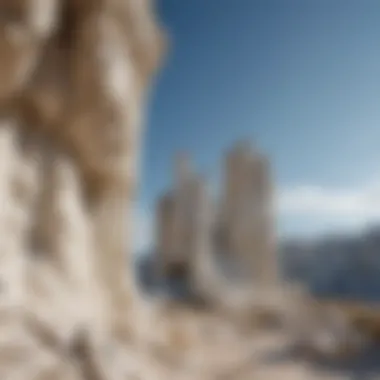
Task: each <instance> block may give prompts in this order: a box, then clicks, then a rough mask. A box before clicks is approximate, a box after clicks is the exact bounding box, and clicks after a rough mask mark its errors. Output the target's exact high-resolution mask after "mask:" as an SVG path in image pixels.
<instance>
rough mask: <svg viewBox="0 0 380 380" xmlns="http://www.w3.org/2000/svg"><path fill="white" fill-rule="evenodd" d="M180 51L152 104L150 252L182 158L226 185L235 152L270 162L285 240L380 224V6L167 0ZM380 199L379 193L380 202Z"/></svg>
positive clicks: (145, 225)
mask: <svg viewBox="0 0 380 380" xmlns="http://www.w3.org/2000/svg"><path fill="white" fill-rule="evenodd" d="M157 8H158V12H159V15H160V18H161V20H162V22H163V24H164V25H165V27H166V29H167V30H168V33H169V35H170V39H171V46H170V51H169V55H168V56H167V59H166V63H165V67H164V69H163V71H162V72H161V73H160V75H159V77H158V78H157V83H156V86H155V88H154V91H153V94H152V96H151V99H150V105H149V117H148V120H147V125H146V133H145V141H144V152H143V173H142V177H141V184H140V190H141V193H140V199H139V203H138V206H137V213H138V220H139V223H138V226H137V228H138V229H139V233H138V236H139V238H138V239H140V240H139V242H138V243H136V244H139V246H140V245H144V244H147V242H148V241H149V240H150V239H151V225H150V224H151V217H150V215H151V212H152V206H153V205H154V200H155V198H156V197H157V195H158V194H160V193H161V192H162V190H163V189H164V188H165V187H167V186H168V185H169V181H170V176H171V169H172V158H173V155H174V154H175V153H176V152H177V151H178V150H187V151H188V152H189V153H190V154H191V156H192V158H193V160H194V165H195V166H196V167H197V170H198V171H200V172H201V173H204V174H205V175H207V176H209V177H210V181H211V182H212V183H213V184H214V185H215V184H216V183H217V181H218V177H219V173H220V164H221V158H222V155H223V152H224V150H225V149H226V147H228V146H229V145H231V144H232V143H233V142H234V141H236V140H238V139H241V138H247V139H250V140H251V141H252V143H254V144H256V145H257V146H258V147H259V148H260V149H261V150H263V151H264V152H265V153H266V154H267V155H268V156H269V158H270V160H271V162H272V166H273V176H274V178H275V183H276V186H277V197H276V203H277V205H278V219H277V220H278V228H279V233H281V234H285V235H305V234H316V233H320V232H324V231H333V230H336V229H341V228H348V227H349V228H352V227H353V228H358V227H359V226H362V225H363V224H365V223H367V222H373V221H375V220H377V219H378V215H380V195H378V194H379V193H380V187H379V186H378V184H379V182H380V181H379V180H380V170H379V169H380V22H379V17H380V1H378V0H158V4H157ZM378 190H379V191H378Z"/></svg>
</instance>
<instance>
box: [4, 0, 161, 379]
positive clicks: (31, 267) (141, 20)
mask: <svg viewBox="0 0 380 380" xmlns="http://www.w3.org/2000/svg"><path fill="white" fill-rule="evenodd" d="M0 15H1V18H0V57H1V60H0V82H1V86H0V106H1V115H0V201H1V208H0V226H1V227H0V233H1V239H0V242H1V243H0V244H1V245H2V247H1V248H2V249H1V256H0V257H1V265H0V285H1V294H0V309H1V313H0V320H1V324H0V329H1V332H0V337H1V339H0V378H1V379H10V378H12V379H13V378H14V379H31V378H33V379H36V380H38V379H60V378H62V379H71V378H73V379H74V378H87V379H103V378H115V379H118V378H120V376H119V375H121V372H120V371H119V370H121V367H120V366H119V365H118V364H116V363H114V362H113V360H118V359H117V358H118V357H119V356H120V355H121V354H120V352H121V350H119V349H118V348H117V347H118V345H117V343H116V339H119V340H120V337H123V338H124V336H122V335H123V334H124V335H125V336H129V335H128V334H129V332H128V322H129V321H128V318H132V319H133V318H134V316H133V313H134V312H135V309H136V307H135V306H134V304H133V302H134V301H133V298H134V297H133V292H134V290H133V285H132V281H131V277H132V274H131V273H129V275H128V274H127V273H126V268H127V265H126V264H127V263H126V260H125V252H128V249H129V248H128V242H129V240H130V239H129V235H128V234H129V231H130V222H131V220H130V219H131V218H132V208H131V207H130V205H131V202H132V201H133V196H134V195H133V194H134V187H135V184H136V181H137V168H138V155H139V148H140V142H139V141H140V135H141V123H142V114H143V110H144V102H145V101H144V98H145V96H146V91H147V89H148V85H149V82H150V79H151V76H152V75H153V73H154V71H155V70H156V68H157V66H158V64H159V60H160V56H161V52H162V48H163V41H164V40H163V38H162V34H161V32H160V29H159V26H158V25H157V23H156V21H155V18H154V14H153V11H152V4H151V1H150V0H124V1H122V0H2V1H1V3H0ZM132 322H133V321H132ZM132 322H131V323H132ZM114 340H115V343H113V341H114ZM124 349H127V348H126V347H125V348H124ZM104 350H106V351H105V352H103V351H104ZM114 350H116V352H119V354H120V355H119V354H114V353H113V351H114ZM118 355H119V356H118ZM126 355H129V354H128V353H127V354H126ZM129 356H130V357H132V355H129ZM121 357H125V355H124V356H123V355H121ZM69 358H71V359H72V360H71V361H70V360H68V359H69ZM111 359H112V360H111ZM119 362H123V363H125V362H126V361H125V360H119ZM70 363H71V364H70ZM129 367H130V366H129ZM104 371H106V372H104ZM107 371H109V373H108V372H107ZM115 371H116V372H117V371H119V372H120V373H119V374H118V373H116V372H115ZM113 372H115V373H113ZM33 376H34V377H33Z"/></svg>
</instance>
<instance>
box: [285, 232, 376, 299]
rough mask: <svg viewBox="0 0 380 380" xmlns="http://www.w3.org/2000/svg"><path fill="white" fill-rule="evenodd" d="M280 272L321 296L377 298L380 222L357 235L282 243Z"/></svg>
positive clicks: (294, 240)
mask: <svg viewBox="0 0 380 380" xmlns="http://www.w3.org/2000/svg"><path fill="white" fill-rule="evenodd" d="M279 257H280V261H281V267H282V270H283V275H284V277H285V278H286V279H288V280H295V281H299V282H302V283H304V284H306V285H307V287H308V288H309V289H310V290H311V292H312V293H314V294H316V295H318V296H321V297H336V298H341V299H350V300H364V301H368V302H380V226H372V227H370V228H368V229H366V230H365V231H364V232H362V233H360V234H356V235H350V234H347V235H340V236H327V237H325V238H320V239H316V240H314V241H301V240H298V241H297V240H296V239H293V240H292V241H288V242H285V243H283V244H282V246H281V248H280V250H279Z"/></svg>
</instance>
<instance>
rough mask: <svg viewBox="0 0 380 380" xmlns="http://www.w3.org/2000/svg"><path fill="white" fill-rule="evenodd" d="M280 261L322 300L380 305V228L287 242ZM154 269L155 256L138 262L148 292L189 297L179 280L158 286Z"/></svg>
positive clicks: (293, 277) (285, 270) (285, 272)
mask: <svg viewBox="0 0 380 380" xmlns="http://www.w3.org/2000/svg"><path fill="white" fill-rule="evenodd" d="M279 259H280V266H281V268H282V272H283V275H284V277H285V278H286V279H288V280H297V281H301V282H303V283H305V284H307V286H308V287H309V288H310V289H311V291H312V292H313V293H315V294H317V295H319V296H334V297H339V298H349V299H363V300H368V301H380V226H379V227H375V228H374V227H373V228H371V229H368V230H367V231H366V232H364V233H362V234H360V235H359V234H358V235H356V236H353V235H346V236H344V235H341V236H328V237H325V238H320V239H317V240H314V241H301V240H298V241H297V240H292V241H287V242H284V243H282V244H281V247H280V249H279ZM153 266H154V256H153V255H152V254H147V255H142V256H141V257H140V258H139V259H138V260H137V266H136V268H137V274H138V275H137V277H138V279H139V282H140V285H141V286H142V288H143V289H144V290H145V291H147V292H149V293H155V292H157V291H158V292H161V294H162V293H165V294H167V295H168V296H171V297H173V298H183V297H185V298H186V297H187V296H188V295H189V290H188V289H187V286H186V284H185V283H184V282H181V281H180V280H178V279H176V280H170V279H169V280H168V281H166V282H165V283H158V282H157V280H156V279H155V276H154V270H153Z"/></svg>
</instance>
